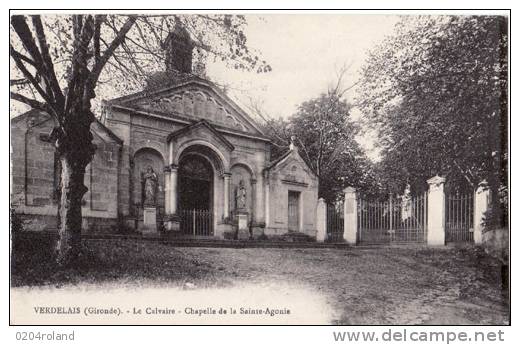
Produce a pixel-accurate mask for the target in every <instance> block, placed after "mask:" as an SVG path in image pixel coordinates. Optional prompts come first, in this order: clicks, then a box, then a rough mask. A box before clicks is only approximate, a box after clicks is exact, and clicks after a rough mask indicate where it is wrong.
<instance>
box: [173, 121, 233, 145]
mask: <svg viewBox="0 0 520 345" xmlns="http://www.w3.org/2000/svg"><path fill="white" fill-rule="evenodd" d="M186 138H193V139H196V138H206V140H208V139H209V140H210V141H215V142H217V143H218V144H220V145H219V146H221V147H222V146H224V147H226V148H227V150H228V151H229V152H231V151H233V150H234V149H235V147H234V146H233V144H231V143H230V142H229V140H227V139H226V138H225V137H224V136H223V135H222V134H220V133H219V132H218V131H217V130H216V129H215V128H213V126H212V125H211V124H209V123H208V122H207V121H206V120H200V121H198V122H196V123H194V124H192V125H189V126H186V127H184V128H182V129H179V130H177V131H175V132H172V133H170V135H168V137H167V141H168V142H170V141H179V140H183V139H186Z"/></svg>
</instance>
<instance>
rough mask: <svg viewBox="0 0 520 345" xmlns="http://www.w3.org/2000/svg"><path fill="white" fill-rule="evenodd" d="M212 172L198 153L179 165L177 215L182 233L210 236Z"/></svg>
mask: <svg viewBox="0 0 520 345" xmlns="http://www.w3.org/2000/svg"><path fill="white" fill-rule="evenodd" d="M213 183H214V171H213V167H212V165H211V163H210V162H209V161H208V159H207V158H206V157H204V156H203V155H201V154H197V153H194V152H190V153H188V154H186V155H183V157H181V160H180V162H179V196H178V200H179V213H180V216H181V219H180V228H181V232H182V233H184V234H186V235H193V236H211V235H213V204H214V202H213V200H214V195H213V194H214V192H213V191H214V187H213Z"/></svg>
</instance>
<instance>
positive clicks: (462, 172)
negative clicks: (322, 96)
mask: <svg viewBox="0 0 520 345" xmlns="http://www.w3.org/2000/svg"><path fill="white" fill-rule="evenodd" d="M507 42H508V34H507V18H505V17H497V16H419V17H408V18H406V17H405V18H403V19H402V20H401V22H400V23H399V24H398V25H397V26H396V30H395V33H394V34H393V35H391V36H389V37H387V39H385V41H384V42H383V43H382V44H381V45H380V46H378V47H376V48H375V49H374V50H373V51H372V52H371V54H370V55H369V57H368V59H367V61H366V64H365V66H364V68H363V69H362V78H361V82H360V92H359V94H360V95H361V96H360V97H359V99H358V100H357V101H358V104H359V105H360V107H361V109H362V110H363V112H364V114H365V115H366V116H367V118H368V120H369V122H370V123H371V124H372V125H373V126H374V128H376V129H377V130H378V131H379V144H380V145H381V147H382V156H383V162H382V163H381V164H382V166H384V169H383V171H386V172H389V173H390V174H393V175H394V179H395V178H397V179H400V180H401V187H400V188H402V187H403V185H404V183H406V182H409V183H411V184H412V185H415V186H416V188H421V184H422V185H423V187H424V182H423V181H425V179H427V178H428V177H431V176H433V175H435V174H439V175H445V176H448V178H449V180H451V181H455V180H456V181H465V182H466V183H467V184H469V185H470V186H476V185H477V184H478V183H479V182H481V181H482V180H486V181H487V183H488V184H489V187H490V188H491V191H492V194H493V195H494V200H495V201H498V198H497V197H496V196H497V195H498V191H499V190H500V189H501V188H502V189H504V188H505V187H506V186H507V154H508V151H507V147H508V137H507V134H508V131H507V118H508V114H507V101H508V100H507V75H508V63H507V44H508V43H507ZM398 184H399V183H398ZM495 205H497V204H496V203H495Z"/></svg>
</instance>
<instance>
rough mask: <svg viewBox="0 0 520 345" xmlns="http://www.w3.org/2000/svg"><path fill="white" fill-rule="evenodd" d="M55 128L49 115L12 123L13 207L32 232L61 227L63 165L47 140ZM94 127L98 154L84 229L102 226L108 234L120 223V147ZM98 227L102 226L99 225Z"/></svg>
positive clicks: (88, 175)
mask: <svg viewBox="0 0 520 345" xmlns="http://www.w3.org/2000/svg"><path fill="white" fill-rule="evenodd" d="M53 127H54V122H53V120H52V119H51V118H50V116H48V115H47V114H45V113H41V112H38V111H30V112H28V113H25V114H22V115H20V116H18V117H16V118H14V119H13V120H12V121H11V134H12V136H11V137H12V141H11V150H12V159H11V179H12V180H11V182H12V183H11V196H12V198H11V204H12V205H13V206H14V207H15V209H16V211H17V212H18V213H19V214H21V215H22V219H24V224H25V228H26V229H28V230H35V231H40V230H52V229H56V227H57V219H56V215H57V201H58V200H57V199H56V196H57V194H56V188H57V185H58V181H59V176H58V175H57V171H58V170H57V166H58V165H57V159H56V157H55V150H54V146H53V144H52V143H50V142H49V141H48V140H47V138H48V134H49V133H50V132H51V130H52V128H53ZM91 128H92V132H93V133H94V144H95V145H96V146H97V150H96V154H95V155H94V158H93V161H92V162H91V164H89V165H88V166H87V168H86V171H85V186H87V188H88V189H89V190H88V192H87V193H86V194H85V195H84V197H83V201H82V205H83V207H82V212H83V216H84V217H86V218H87V219H88V222H87V223H88V227H84V230H85V231H89V229H91V228H94V227H97V228H103V229H106V230H107V231H108V230H109V228H110V227H111V226H112V225H115V224H116V223H117V216H118V212H117V204H118V195H117V190H118V183H119V179H118V170H119V157H120V145H119V143H118V142H117V141H115V140H114V138H113V137H111V136H110V134H108V133H106V132H105V131H104V130H103V128H101V127H100V125H99V124H98V123H94V124H93V125H92V127H91ZM96 219H97V221H96ZM101 220H102V221H101ZM87 223H85V222H84V224H87ZM98 223H100V224H102V225H100V226H97V224H98Z"/></svg>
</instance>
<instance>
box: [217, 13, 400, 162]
mask: <svg viewBox="0 0 520 345" xmlns="http://www.w3.org/2000/svg"><path fill="white" fill-rule="evenodd" d="M246 18H247V21H248V28H247V31H246V36H247V39H248V44H249V46H250V47H252V48H254V49H257V50H258V51H259V52H261V54H262V57H263V58H264V59H265V60H266V61H267V62H268V63H269V64H270V65H271V67H272V71H271V72H269V73H261V74H257V73H256V72H247V71H237V70H232V69H229V68H225V67H224V66H222V64H211V63H209V64H208V66H207V74H208V76H209V77H210V78H211V79H213V80H215V81H217V82H220V83H223V84H230V85H231V89H230V90H229V94H230V96H231V97H232V98H233V99H235V100H236V101H237V102H238V103H239V104H240V105H242V106H245V107H246V108H247V105H249V104H250V103H251V100H252V101H253V102H255V103H256V104H259V105H261V108H262V110H263V112H264V113H265V114H267V115H268V116H270V117H271V118H278V117H284V118H286V117H288V116H290V115H292V114H294V113H295V111H296V110H297V107H298V105H299V104H301V103H302V102H304V101H306V100H309V99H312V98H314V97H317V96H319V94H320V93H322V92H326V91H327V88H328V86H329V85H331V84H335V82H336V81H337V73H338V71H339V70H340V69H341V67H342V66H350V68H349V69H348V72H347V74H346V75H345V77H344V82H343V86H344V87H348V86H350V85H352V84H354V83H355V82H356V81H357V80H358V79H359V76H360V74H359V70H360V68H361V66H362V65H363V63H364V61H365V57H366V54H367V53H368V51H370V50H371V49H372V48H374V47H375V46H376V45H377V44H378V43H380V42H382V40H384V38H385V35H389V34H391V33H392V31H393V27H394V25H395V23H396V22H397V21H398V17H397V16H389V15H348V14H346V15H332V14H313V15H311V14H309V15H294V14H293V15H290V14H284V15H280V14H278V15H270V14H266V15H262V16H256V15H254V16H253V15H248V16H246ZM355 96H356V88H352V89H351V90H350V91H349V92H348V93H347V94H346V95H345V97H346V99H347V101H349V100H350V101H352V100H353V98H354V97H355ZM359 116H360V114H359V111H358V110H357V109H354V111H353V118H358V117H359ZM358 141H359V142H360V143H361V144H362V146H363V147H364V148H365V149H366V150H367V154H368V155H369V156H370V157H371V158H373V159H376V158H377V152H376V151H374V147H373V143H374V142H373V133H369V134H366V135H364V136H363V137H360V138H358Z"/></svg>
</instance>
